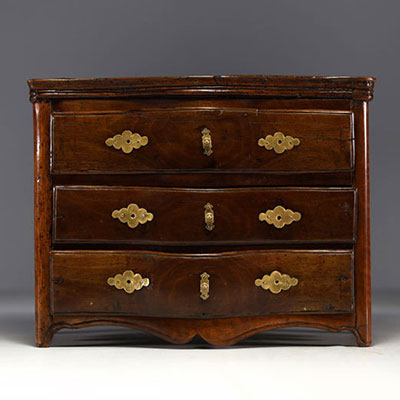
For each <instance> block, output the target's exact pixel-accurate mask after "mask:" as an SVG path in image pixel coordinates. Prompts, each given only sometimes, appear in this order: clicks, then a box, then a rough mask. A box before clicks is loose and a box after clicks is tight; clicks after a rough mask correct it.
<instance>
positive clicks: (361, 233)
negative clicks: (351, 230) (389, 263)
mask: <svg viewBox="0 0 400 400" xmlns="http://www.w3.org/2000/svg"><path fill="white" fill-rule="evenodd" d="M353 109H354V122H355V138H356V154H355V156H356V171H355V187H356V188H357V190H358V213H357V242H356V246H355V295H356V329H357V331H358V333H359V335H360V343H361V344H362V345H364V346H369V345H370V344H371V260H370V225H369V209H370V203H369V152H368V103H367V102H359V101H356V102H354V106H353Z"/></svg>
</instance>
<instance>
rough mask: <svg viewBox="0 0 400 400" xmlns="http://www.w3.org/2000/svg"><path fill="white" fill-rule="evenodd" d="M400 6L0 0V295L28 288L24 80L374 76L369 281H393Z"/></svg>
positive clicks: (399, 277)
mask: <svg viewBox="0 0 400 400" xmlns="http://www.w3.org/2000/svg"><path fill="white" fill-rule="evenodd" d="M399 15H400V2H399V1H396V0H393V1H384V0H380V1H376V0H375V1H374V0H370V1H366V0H365V1H361V0H360V1H356V0H334V1H324V0H315V1H314V0H313V1H305V0H303V1H299V0H294V1H288V0H274V1H270V0H263V1H252V0H248V1H235V0H226V1H225V0H224V1H218V0H214V1H209V0H201V1H190V0H182V1H180V0H169V1H168V0H164V1H163V0H158V1H154V0H145V1H138V0H130V1H122V0H113V1H100V0H98V1H85V0H79V1H76V0H69V1H65V0H63V1H58V0H49V1H47V0H46V1H32V0H30V1H18V0H14V1H11V0H10V1H8V0H0V49H1V53H0V54H1V60H0V71H1V74H0V79H1V96H0V102H1V104H0V127H1V144H0V174H1V175H0V176H1V196H0V213H1V214H0V216H1V229H0V235H1V237H0V257H1V258H0V260H1V261H0V273H1V274H0V277H1V278H0V294H2V293H6V292H10V293H14V295H16V296H17V295H18V294H19V293H20V292H21V291H23V292H26V293H32V292H33V279H34V270H33V206H32V204H33V172H32V170H33V168H32V165H33V140H32V110H31V104H30V103H29V102H28V90H27V85H26V80H27V79H28V78H57V77H118V76H158V75H203V74H206V75H208V74H284V75H286V74H287V75H359V76H375V77H377V80H378V81H377V85H376V90H375V93H376V99H375V100H374V101H373V102H372V103H371V108H370V111H371V113H370V115H371V125H370V127H371V200H372V212H371V217H372V219H371V223H372V265H373V287H374V288H375V289H382V290H383V289H392V290H396V289H398V288H399V281H400V268H399V265H398V264H399V251H398V231H399V222H400V221H399V217H398V213H397V210H398V209H399V205H398V202H399V201H398V198H399V188H398V172H399V170H400V169H399V156H398V153H399V146H400V139H399V138H400V135H399V134H398V130H399V123H398V113H399V102H398V98H399V97H398V96H399V93H400V79H399V78H398V74H399V59H400V52H399V50H400V46H399V39H400V24H399V21H398V19H399Z"/></svg>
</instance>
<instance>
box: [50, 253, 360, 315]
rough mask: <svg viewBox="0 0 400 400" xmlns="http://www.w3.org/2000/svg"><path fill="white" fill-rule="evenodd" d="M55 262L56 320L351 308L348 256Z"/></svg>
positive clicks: (57, 256)
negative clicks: (59, 317)
mask: <svg viewBox="0 0 400 400" xmlns="http://www.w3.org/2000/svg"><path fill="white" fill-rule="evenodd" d="M51 257H52V307H53V312H54V313H55V314H57V313H60V314H64V313H88V314H92V313H101V314H130V315H140V316H153V317H181V318H182V317H183V318H202V317H221V316H224V317H229V316H252V315H266V314H273V313H285V314H286V313H333V312H340V313H342V312H350V311H352V310H353V253H352V252H351V251H347V250H343V251H298V250H291V251H289V250H288V251H245V252H231V253H219V254H208V255H193V254H166V253H156V252H144V251H124V252H122V251H74V252H72V251H54V252H52V256H51ZM204 273H205V274H204Z"/></svg>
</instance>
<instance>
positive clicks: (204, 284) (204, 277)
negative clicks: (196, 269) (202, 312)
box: [200, 272, 210, 300]
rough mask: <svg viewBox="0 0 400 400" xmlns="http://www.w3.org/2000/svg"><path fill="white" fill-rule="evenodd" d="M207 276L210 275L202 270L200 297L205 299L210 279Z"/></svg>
mask: <svg viewBox="0 0 400 400" xmlns="http://www.w3.org/2000/svg"><path fill="white" fill-rule="evenodd" d="M209 277H210V275H208V274H207V272H203V273H202V274H201V275H200V297H201V298H202V299H203V300H207V299H208V298H209V297H210V295H209V291H210V281H209V280H208V278H209Z"/></svg>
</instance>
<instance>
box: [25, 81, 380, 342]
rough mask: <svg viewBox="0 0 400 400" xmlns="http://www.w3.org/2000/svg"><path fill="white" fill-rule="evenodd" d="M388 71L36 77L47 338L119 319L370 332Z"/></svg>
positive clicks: (185, 334)
mask: <svg viewBox="0 0 400 400" xmlns="http://www.w3.org/2000/svg"><path fill="white" fill-rule="evenodd" d="M374 82H375V80H374V79H373V78H351V77H343V78H340V77H339V78H325V77H279V76H222V77H221V76H219V77H187V78H185V77H180V78H172V77H171V78H128V79H95V80H91V79H51V80H30V81H29V87H30V91H31V92H30V93H31V101H32V102H33V105H34V131H35V277H36V343H37V345H39V346H48V345H49V344H50V342H51V339H52V336H53V334H54V333H55V332H57V331H58V330H59V329H61V328H79V327H84V326H91V325H100V324H103V325H104V324H117V325H124V326H130V327H134V328H139V329H142V330H145V331H148V332H151V333H153V334H155V335H158V336H160V337H162V338H164V339H166V340H168V341H170V342H173V343H186V342H188V341H190V340H191V339H192V338H193V337H194V336H196V335H200V336H201V337H203V338H204V339H205V340H206V341H208V342H209V343H212V344H216V345H229V344H233V343H235V342H237V341H239V340H241V339H243V338H245V337H247V336H249V335H252V334H254V333H256V332H260V331H263V330H267V329H272V328H276V327H288V326H307V327H316V328H323V329H328V330H331V331H341V330H349V331H352V332H353V333H354V335H355V337H356V339H357V342H358V344H359V345H362V346H368V345H370V343H371V319H370V255H369V188H368V185H369V182H368V180H369V175H368V174H369V172H368V102H369V101H370V100H371V99H372V94H373V86H374Z"/></svg>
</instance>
